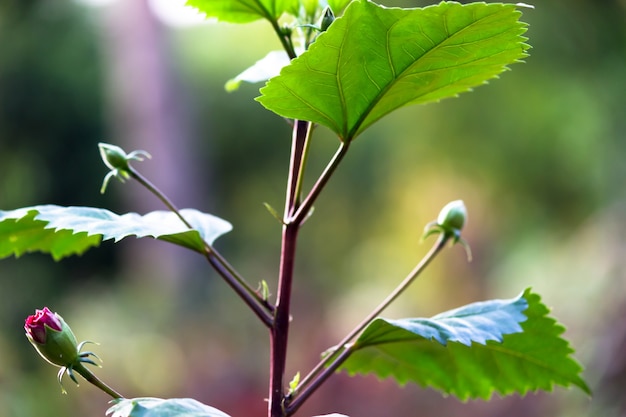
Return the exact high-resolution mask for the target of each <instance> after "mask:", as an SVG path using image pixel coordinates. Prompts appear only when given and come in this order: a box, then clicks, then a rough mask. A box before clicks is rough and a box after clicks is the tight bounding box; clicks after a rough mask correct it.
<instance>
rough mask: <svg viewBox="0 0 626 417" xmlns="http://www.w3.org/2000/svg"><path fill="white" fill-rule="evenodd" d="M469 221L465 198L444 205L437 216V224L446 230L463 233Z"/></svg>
mask: <svg viewBox="0 0 626 417" xmlns="http://www.w3.org/2000/svg"><path fill="white" fill-rule="evenodd" d="M466 221H467V209H466V208H465V204H464V203H463V200H455V201H451V202H449V203H448V204H446V205H445V206H444V208H443V209H441V211H440V212H439V216H438V217H437V224H438V225H439V226H441V227H442V228H443V229H444V230H448V231H450V232H452V233H458V234H459V235H460V234H461V230H463V226H464V225H465V222H466Z"/></svg>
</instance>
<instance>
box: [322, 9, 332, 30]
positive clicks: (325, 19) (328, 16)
mask: <svg viewBox="0 0 626 417" xmlns="http://www.w3.org/2000/svg"><path fill="white" fill-rule="evenodd" d="M334 21H335V14H334V13H333V11H332V9H331V8H330V6H326V7H325V8H324V11H323V12H322V18H321V20H320V31H321V32H326V29H328V27H329V26H330V25H331V23H333V22H334Z"/></svg>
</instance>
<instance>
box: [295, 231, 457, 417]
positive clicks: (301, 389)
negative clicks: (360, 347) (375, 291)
mask: <svg viewBox="0 0 626 417" xmlns="http://www.w3.org/2000/svg"><path fill="white" fill-rule="evenodd" d="M450 238H451V235H449V234H447V233H441V234H440V235H439V237H438V239H437V241H436V242H435V244H434V245H433V246H432V248H431V249H430V251H428V253H427V254H426V255H425V256H424V257H423V258H422V260H421V261H420V262H419V263H418V264H417V265H416V266H415V268H413V270H412V271H411V272H409V274H408V275H407V276H406V277H405V278H404V280H402V282H401V283H400V284H399V285H398V286H397V287H396V289H395V290H393V291H392V292H391V293H390V294H389V295H388V296H387V297H386V298H385V299H384V300H383V301H382V302H381V303H380V304H379V305H378V307H376V308H375V309H374V310H373V311H372V312H371V313H370V314H369V315H368V316H367V317H366V318H365V319H363V321H361V323H359V324H358V325H357V326H356V327H355V328H354V329H352V331H351V332H350V333H348V334H347V335H346V337H344V338H343V340H342V341H341V342H339V343H338V344H337V345H336V347H335V349H333V351H332V352H330V353H329V354H328V355H327V356H326V358H324V359H323V360H321V361H320V362H319V363H318V364H317V365H316V366H315V368H313V370H311V372H309V374H308V375H307V376H306V377H304V378H303V379H302V380H301V382H300V384H299V385H298V387H296V389H295V390H294V397H293V400H292V401H291V402H290V403H289V405H288V407H287V411H288V414H287V415H291V414H293V413H295V411H296V410H297V409H298V408H299V407H300V406H301V405H302V403H303V402H304V401H305V400H306V399H307V398H308V397H309V396H310V395H311V394H312V393H313V392H314V391H315V390H316V389H317V388H318V387H319V386H320V385H321V384H322V382H323V381H325V380H326V379H328V377H329V376H330V375H332V374H333V372H334V371H335V370H336V369H337V368H338V367H339V366H340V365H341V364H342V363H343V362H344V361H345V360H346V359H347V358H348V356H349V355H350V352H351V349H350V348H346V345H347V344H348V343H349V342H350V341H352V339H354V338H355V337H356V336H358V334H359V333H361V332H362V331H363V329H365V327H367V325H368V324H370V323H371V322H372V320H374V319H375V318H376V317H378V315H379V314H380V313H381V312H382V311H383V310H385V309H386V308H387V307H388V306H389V305H390V304H391V303H392V302H393V301H394V300H395V299H396V298H398V297H399V296H400V294H402V293H403V292H404V291H405V290H406V289H407V288H408V287H409V285H411V283H412V282H413V281H414V280H415V279H416V278H417V277H418V276H419V275H420V273H421V272H422V271H423V270H424V269H425V268H426V267H427V266H428V265H429V264H430V262H431V261H432V260H433V259H434V258H435V257H436V256H437V254H439V252H441V250H442V249H443V248H444V247H445V245H446V243H447V242H448V240H449V239H450ZM342 349H343V352H341V354H340V355H339V356H336V354H337V353H338V352H339V351H341V350H342ZM329 362H331V363H330V365H327V364H328V363H329Z"/></svg>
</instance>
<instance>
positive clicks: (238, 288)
mask: <svg viewBox="0 0 626 417" xmlns="http://www.w3.org/2000/svg"><path fill="white" fill-rule="evenodd" d="M128 172H129V174H130V176H131V177H132V178H133V179H135V180H137V181H138V182H139V183H140V184H141V185H143V186H144V187H146V188H147V189H148V190H149V191H150V192H151V193H152V194H154V195H155V196H156V197H157V198H158V199H159V200H161V202H163V204H165V206H167V208H169V209H170V210H171V211H172V212H173V213H174V214H176V216H177V217H178V218H179V219H180V220H181V221H182V222H183V223H184V224H185V226H187V227H188V228H189V229H194V227H193V226H192V225H191V223H189V221H187V219H185V217H184V216H183V215H182V214H181V213H180V210H179V209H178V208H177V207H176V205H175V204H174V203H173V202H172V201H171V200H170V199H169V198H168V197H167V196H166V195H165V193H163V192H162V191H161V190H160V189H159V188H158V187H157V186H156V185H154V184H152V182H150V180H148V179H147V178H146V177H144V176H143V175H141V173H139V172H138V171H137V170H135V169H134V168H133V167H130V166H129V169H128ZM204 256H205V258H206V259H207V260H208V261H209V263H210V264H211V266H212V267H213V268H214V269H215V270H216V271H217V273H218V274H220V276H221V277H222V278H223V279H224V281H226V283H227V284H228V285H230V287H231V288H232V289H233V290H235V292H236V293H237V295H239V297H241V299H242V300H243V301H244V302H245V303H246V304H247V305H248V306H249V307H250V308H251V309H252V311H253V312H254V313H255V314H256V315H257V316H258V317H259V318H260V319H261V321H262V322H263V323H264V324H265V325H266V326H268V327H271V325H272V317H271V315H270V313H272V311H273V307H272V306H271V305H270V304H269V303H268V301H267V300H264V299H263V298H262V297H261V296H260V295H259V294H258V293H257V292H256V291H255V290H254V289H253V288H252V287H251V286H250V285H249V284H248V283H247V282H246V281H245V280H244V279H243V278H242V277H241V275H239V274H238V273H237V271H236V270H235V269H234V268H233V267H232V266H231V265H230V264H229V263H228V262H227V261H226V259H224V257H223V256H222V255H221V254H220V253H219V252H218V251H217V250H216V249H215V248H213V247H212V246H211V245H209V244H208V243H205V245H204Z"/></svg>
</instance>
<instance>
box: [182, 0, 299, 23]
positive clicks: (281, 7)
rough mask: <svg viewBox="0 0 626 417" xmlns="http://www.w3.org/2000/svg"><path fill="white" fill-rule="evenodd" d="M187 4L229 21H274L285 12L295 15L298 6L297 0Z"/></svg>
mask: <svg viewBox="0 0 626 417" xmlns="http://www.w3.org/2000/svg"><path fill="white" fill-rule="evenodd" d="M187 5H188V6H191V7H194V8H195V9H197V10H198V11H199V12H201V13H204V14H205V15H206V17H207V18H215V19H217V20H220V21H223V22H230V23H248V22H253V21H255V20H259V19H268V20H271V21H275V20H277V19H278V18H279V17H280V16H281V15H282V14H283V13H285V12H287V13H291V14H293V15H296V16H297V14H298V9H299V7H300V3H299V0H187Z"/></svg>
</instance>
